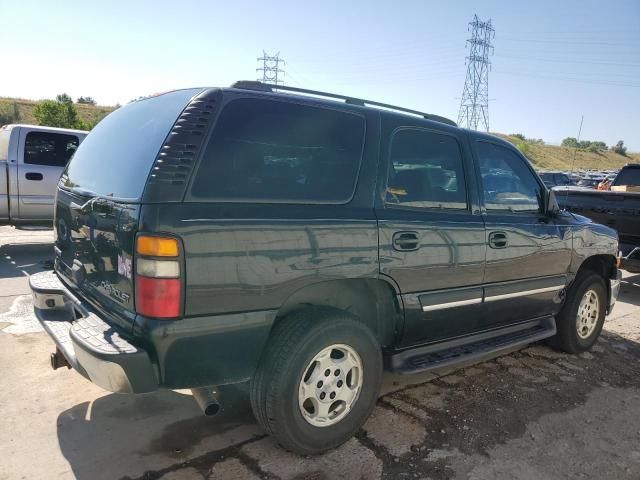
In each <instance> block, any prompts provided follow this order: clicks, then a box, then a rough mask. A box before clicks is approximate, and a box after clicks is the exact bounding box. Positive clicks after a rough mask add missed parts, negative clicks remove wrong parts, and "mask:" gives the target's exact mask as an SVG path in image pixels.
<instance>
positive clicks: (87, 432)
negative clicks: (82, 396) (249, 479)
mask: <svg viewBox="0 0 640 480" xmlns="http://www.w3.org/2000/svg"><path fill="white" fill-rule="evenodd" d="M220 398H221V400H222V401H223V402H224V404H223V406H222V409H221V411H220V413H219V414H218V415H216V416H214V417H206V416H204V415H203V414H202V412H201V410H200V408H199V407H198V406H197V404H196V403H195V401H194V400H193V398H192V397H191V395H189V394H186V393H185V394H182V393H177V392H174V391H171V390H161V391H158V392H155V393H150V394H144V395H119V394H108V395H105V396H103V397H100V398H98V399H97V400H95V401H93V402H92V403H90V402H84V403H80V404H78V405H75V406H74V407H72V408H70V409H68V410H66V411H65V412H63V413H61V414H60V415H59V416H58V423H57V424H58V441H59V444H60V449H61V451H62V453H63V455H64V456H65V458H66V459H67V461H68V462H69V464H70V465H71V468H72V469H73V473H74V476H75V477H76V478H78V479H97V478H120V477H124V476H129V475H131V476H138V475H142V474H143V473H144V472H145V471H151V470H157V469H161V468H162V467H163V466H170V465H173V464H175V463H178V464H181V463H183V462H185V461H188V459H190V458H193V457H194V456H199V455H201V454H204V453H206V449H205V448H203V447H206V446H207V444H208V445H209V446H210V447H211V448H213V449H215V450H218V449H223V448H225V447H227V446H228V443H229V442H231V443H232V444H234V443H238V442H243V441H246V440H250V439H252V438H255V436H256V434H259V435H260V436H261V435H262V434H261V432H259V430H258V429H257V426H256V425H255V420H254V417H253V414H252V412H251V409H250V405H249V401H248V393H247V391H246V387H245V386H244V385H241V386H229V387H226V388H223V389H221V395H220Z"/></svg>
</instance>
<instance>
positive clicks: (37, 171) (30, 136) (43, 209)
mask: <svg viewBox="0 0 640 480" xmlns="http://www.w3.org/2000/svg"><path fill="white" fill-rule="evenodd" d="M79 144H80V140H79V138H78V136H76V135H72V134H66V133H58V132H47V131H40V130H30V129H29V128H28V127H21V128H20V147H19V149H18V194H19V205H18V209H19V218H20V220H51V219H53V199H54V196H55V192H56V187H57V185H58V180H59V179H60V175H62V171H63V170H64V167H65V165H66V164H67V162H68V161H69V159H70V158H71V155H73V153H74V152H75V150H76V148H78V145H79Z"/></svg>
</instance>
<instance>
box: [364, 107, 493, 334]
mask: <svg viewBox="0 0 640 480" xmlns="http://www.w3.org/2000/svg"><path fill="white" fill-rule="evenodd" d="M383 139H384V142H383V145H382V149H381V151H382V155H383V160H384V163H383V168H382V172H383V173H382V178H381V179H380V183H381V185H383V188H382V191H381V195H380V197H381V198H380V202H379V205H378V207H377V210H376V214H377V216H378V221H379V231H380V240H379V241H380V270H381V272H382V273H383V274H384V275H387V276H389V277H391V278H392V279H393V280H394V281H395V282H396V284H397V285H398V287H399V288H400V291H401V293H402V299H403V302H404V306H405V325H404V331H403V333H402V344H404V345H410V344H420V343H426V342H431V341H437V340H441V339H444V338H448V337H452V336H457V335H462V334H465V333H470V332H473V331H475V330H478V329H481V328H482V325H481V315H480V312H481V302H482V287H481V284H482V278H483V272H484V260H485V250H486V245H485V239H484V223H483V220H482V216H481V215H480V210H479V208H478V201H477V193H476V190H475V183H474V175H473V171H474V170H473V167H472V164H471V159H470V157H469V155H468V151H467V144H466V142H465V140H466V139H465V138H464V136H463V134H462V132H461V131H459V130H457V129H454V128H449V127H446V126H444V125H443V126H440V125H439V124H436V123H434V122H424V123H423V122H420V121H412V120H411V119H407V118H404V117H395V116H389V117H387V116H383Z"/></svg>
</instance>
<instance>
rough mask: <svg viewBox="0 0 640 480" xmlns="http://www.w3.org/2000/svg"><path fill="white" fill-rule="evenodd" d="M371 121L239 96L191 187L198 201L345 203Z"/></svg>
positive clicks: (226, 113) (228, 109)
mask: <svg viewBox="0 0 640 480" xmlns="http://www.w3.org/2000/svg"><path fill="white" fill-rule="evenodd" d="M364 131H365V122H364V118H362V117H361V116H359V115H356V114H352V113H347V112H341V111H336V110H331V109H327V108H321V107H314V106H309V105H299V104H294V103H290V102H282V101H274V100H262V99H238V100H234V101H232V102H230V103H229V104H228V105H227V106H226V107H225V108H224V110H223V111H222V113H221V114H220V118H219V119H218V121H217V123H216V126H215V129H214V131H213V134H212V136H211V139H210V141H209V144H208V146H207V148H206V150H205V153H204V155H203V158H202V160H201V162H200V165H199V167H198V171H197V172H196V176H195V178H194V181H193V185H192V188H191V196H192V197H193V198H194V199H207V200H219V201H240V202H241V201H248V202H249V201H252V202H255V201H258V202H288V203H346V202H348V201H349V200H350V199H351V197H352V195H353V191H354V187H355V183H356V179H357V176H358V170H359V168H360V159H361V157H362V146H363V141H364Z"/></svg>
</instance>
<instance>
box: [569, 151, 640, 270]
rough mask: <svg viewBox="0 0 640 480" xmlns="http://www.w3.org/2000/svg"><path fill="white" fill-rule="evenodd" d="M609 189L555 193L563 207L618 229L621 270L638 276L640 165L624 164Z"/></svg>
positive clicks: (639, 262) (572, 189) (639, 268)
mask: <svg viewBox="0 0 640 480" xmlns="http://www.w3.org/2000/svg"><path fill="white" fill-rule="evenodd" d="M609 188H610V189H611V191H610V190H587V189H575V188H568V189H565V190H562V191H557V192H556V196H557V199H558V203H559V204H560V206H561V207H562V208H566V209H567V210H569V211H571V212H574V213H577V214H580V215H584V216H585V217H588V218H590V219H592V220H593V221H594V222H598V223H602V224H603V225H607V226H609V227H611V228H614V229H615V230H617V232H618V235H619V237H620V253H621V260H620V262H621V264H620V267H621V268H622V269H624V270H628V271H629V272H633V273H640V164H629V165H625V166H624V167H623V168H622V169H621V170H620V172H619V173H618V175H616V177H615V179H614V180H613V181H612V182H611V185H610V186H609Z"/></svg>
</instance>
